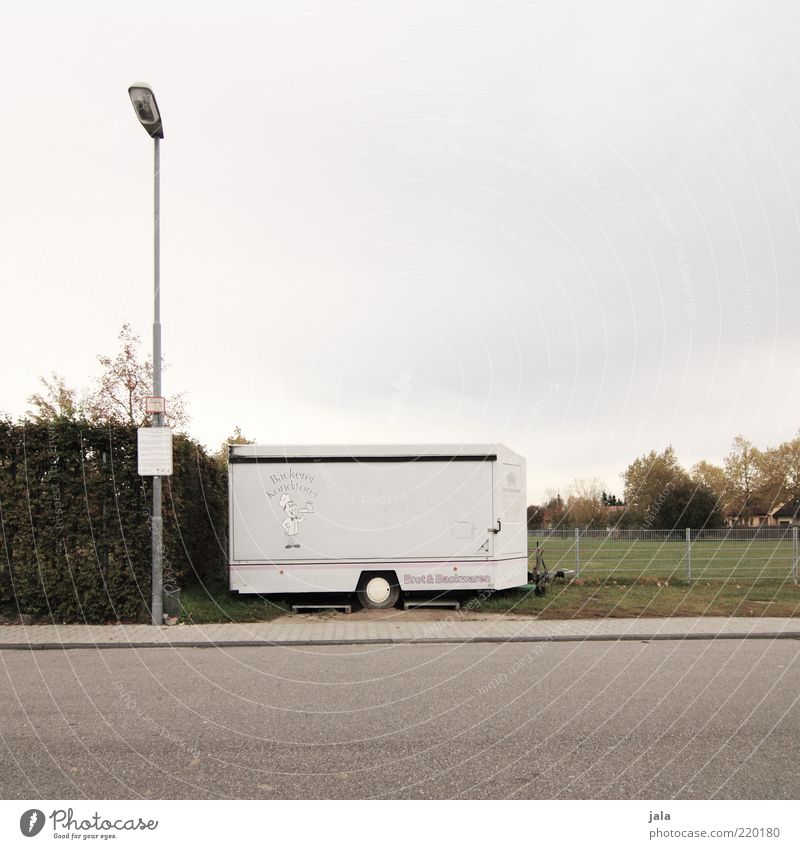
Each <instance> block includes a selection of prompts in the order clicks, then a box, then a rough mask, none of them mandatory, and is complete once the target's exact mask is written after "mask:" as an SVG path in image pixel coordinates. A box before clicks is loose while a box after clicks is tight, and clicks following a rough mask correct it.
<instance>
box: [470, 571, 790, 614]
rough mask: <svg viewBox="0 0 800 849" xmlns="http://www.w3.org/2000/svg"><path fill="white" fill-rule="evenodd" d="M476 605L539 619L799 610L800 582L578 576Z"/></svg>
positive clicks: (783, 612)
mask: <svg viewBox="0 0 800 849" xmlns="http://www.w3.org/2000/svg"><path fill="white" fill-rule="evenodd" d="M480 611H481V612H484V611H485V612H495V613H501V612H502V613H510V614H536V615H537V616H538V617H539V618H540V619H601V618H609V617H610V618H621V617H639V616H656V617H663V616H752V617H758V616H799V615H800V587H798V586H797V585H796V584H794V583H785V582H783V583H782V582H778V581H769V582H764V581H760V582H757V583H753V582H746V581H735V580H734V581H702V580H701V581H691V582H687V581H661V580H657V579H654V578H649V579H648V578H643V579H640V580H638V581H626V580H616V579H613V578H605V579H600V578H597V579H593V580H583V579H578V580H577V581H571V582H569V583H563V584H562V583H554V584H552V585H551V587H550V589H549V590H548V592H547V594H546V595H545V596H543V597H541V598H540V597H537V596H535V595H534V594H533V593H532V592H525V591H521V590H506V591H505V592H499V593H495V594H494V595H492V596H491V597H490V598H489V599H487V600H485V601H484V602H483V603H482V604H481V607H480Z"/></svg>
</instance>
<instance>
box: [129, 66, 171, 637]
mask: <svg viewBox="0 0 800 849" xmlns="http://www.w3.org/2000/svg"><path fill="white" fill-rule="evenodd" d="M128 94H129V95H130V98H131V103H133V109H134V111H135V112H136V117H137V118H138V119H139V122H140V123H141V125H142V126H143V127H144V128H145V130H147V134H148V135H149V136H150V137H151V138H152V139H153V142H154V145H155V147H154V158H153V194H154V220H153V395H155V396H156V397H161V268H160V266H161V244H160V233H159V230H160V227H161V222H160V197H159V195H160V186H159V178H160V171H161V168H160V160H159V147H158V145H159V142H160V141H161V139H163V138H164V128H163V126H162V124H161V113H160V112H159V111H158V104H157V103H156V96H155V94H153V89H151V88H150V86H149V85H148V84H147V83H134V84H133V85H132V86H130V87H129V88H128ZM162 424H163V421H162V414H161V413H153V427H161V426H162ZM152 547H153V597H152V618H153V625H163V624H164V622H163V600H162V590H163V582H164V575H163V572H164V568H163V563H164V520H163V518H162V516H161V477H160V476H159V475H154V476H153V515H152Z"/></svg>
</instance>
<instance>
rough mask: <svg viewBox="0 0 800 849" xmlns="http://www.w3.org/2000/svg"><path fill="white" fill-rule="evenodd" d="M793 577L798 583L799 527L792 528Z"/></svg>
mask: <svg viewBox="0 0 800 849" xmlns="http://www.w3.org/2000/svg"><path fill="white" fill-rule="evenodd" d="M792 577H793V578H794V582H795V583H797V525H793V526H792Z"/></svg>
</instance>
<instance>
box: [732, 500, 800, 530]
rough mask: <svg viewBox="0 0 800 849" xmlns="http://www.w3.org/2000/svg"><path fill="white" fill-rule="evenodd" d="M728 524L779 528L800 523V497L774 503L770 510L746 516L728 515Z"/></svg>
mask: <svg viewBox="0 0 800 849" xmlns="http://www.w3.org/2000/svg"><path fill="white" fill-rule="evenodd" d="M728 525H729V526H730V527H745V528H781V527H788V526H791V525H800V499H797V500H795V501H788V502H786V503H785V504H776V505H775V506H774V507H773V508H772V509H771V510H768V511H766V512H763V511H762V512H760V513H754V514H753V515H752V516H749V517H748V518H744V517H741V516H729V517H728Z"/></svg>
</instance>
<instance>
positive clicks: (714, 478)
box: [689, 460, 726, 507]
mask: <svg viewBox="0 0 800 849" xmlns="http://www.w3.org/2000/svg"><path fill="white" fill-rule="evenodd" d="M689 477H690V478H691V480H692V481H693V482H694V483H695V484H696V485H699V486H704V487H706V488H707V489H709V490H711V492H713V493H714V496H715V497H716V499H717V501H718V502H719V504H720V507H722V506H724V503H725V492H726V480H725V470H724V469H723V468H722V466H715V465H714V464H713V463H709V462H707V461H706V460H700V462H699V463H695V464H694V466H692V471H691V473H690V475H689Z"/></svg>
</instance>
